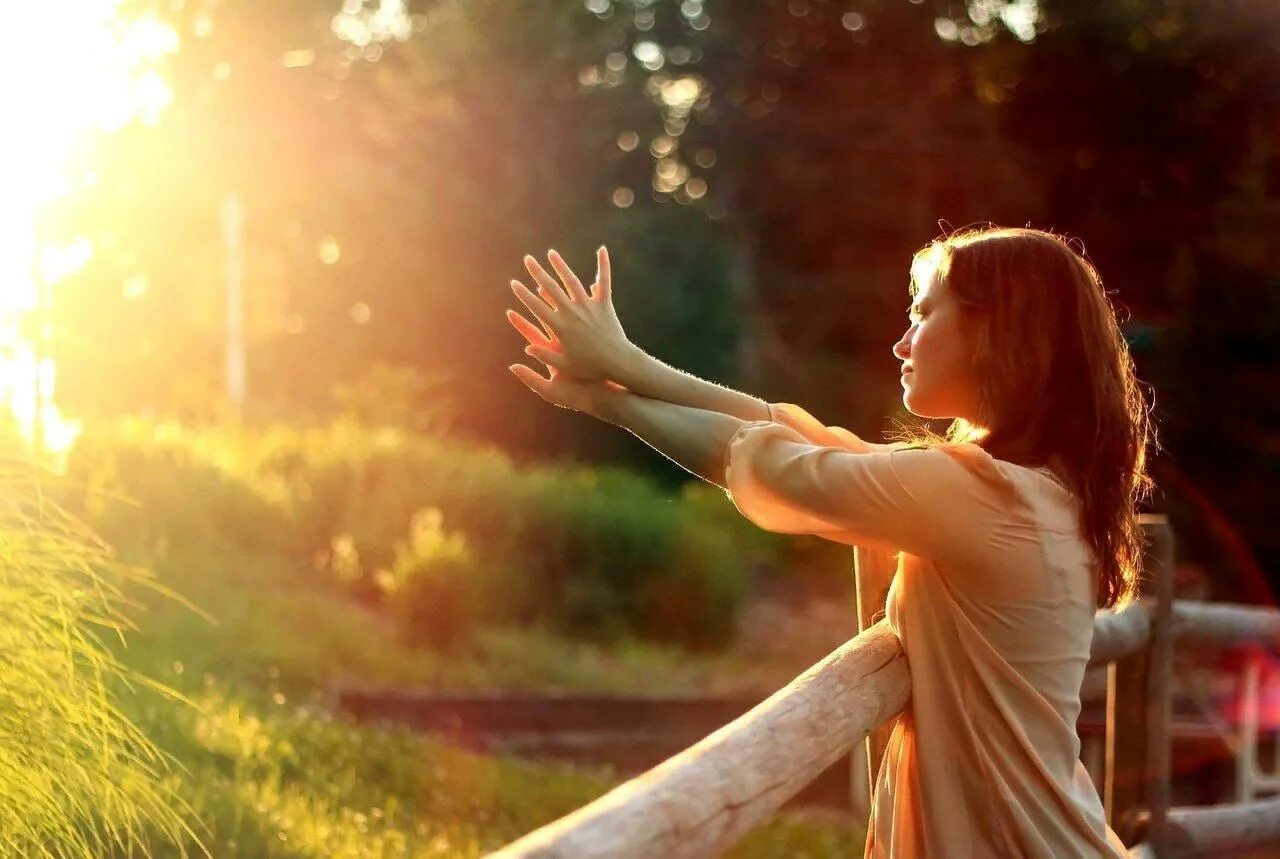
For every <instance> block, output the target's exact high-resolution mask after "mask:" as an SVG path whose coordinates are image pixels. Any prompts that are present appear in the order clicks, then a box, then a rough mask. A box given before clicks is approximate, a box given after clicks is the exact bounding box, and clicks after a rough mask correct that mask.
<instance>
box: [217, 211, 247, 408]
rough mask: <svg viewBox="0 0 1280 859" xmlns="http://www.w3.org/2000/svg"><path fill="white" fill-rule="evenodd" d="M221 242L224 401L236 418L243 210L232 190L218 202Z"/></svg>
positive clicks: (240, 379) (241, 351) (240, 386)
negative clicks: (224, 282) (224, 280)
mask: <svg viewBox="0 0 1280 859" xmlns="http://www.w3.org/2000/svg"><path fill="white" fill-rule="evenodd" d="M222 239H223V242H224V244H225V245H226V252H227V258H226V276H227V399H228V400H229V401H230V402H231V408H232V409H233V410H234V411H235V413H236V414H237V415H239V414H241V413H243V411H244V403H245V398H246V395H247V393H248V378H247V377H248V372H247V367H246V361H245V347H244V284H243V280H244V260H243V256H242V254H243V250H242V248H243V239H244V207H243V206H242V205H241V203H240V197H239V196H237V195H236V193H235V192H234V191H232V192H229V193H228V194H227V196H226V197H224V198H223V201H222Z"/></svg>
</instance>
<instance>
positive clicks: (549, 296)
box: [538, 284, 560, 310]
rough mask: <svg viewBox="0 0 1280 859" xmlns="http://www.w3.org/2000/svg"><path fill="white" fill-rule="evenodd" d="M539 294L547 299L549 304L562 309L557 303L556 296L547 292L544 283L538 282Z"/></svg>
mask: <svg viewBox="0 0 1280 859" xmlns="http://www.w3.org/2000/svg"><path fill="white" fill-rule="evenodd" d="M538 295H539V296H541V297H542V300H543V301H545V302H546V303H547V304H550V305H551V306H552V307H553V308H554V309H556V310H559V309H560V305H558V304H556V297H555V296H554V295H552V294H551V293H549V292H547V289H546V287H544V286H543V285H542V284H538Z"/></svg>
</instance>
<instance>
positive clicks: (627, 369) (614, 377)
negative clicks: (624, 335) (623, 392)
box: [609, 342, 654, 389]
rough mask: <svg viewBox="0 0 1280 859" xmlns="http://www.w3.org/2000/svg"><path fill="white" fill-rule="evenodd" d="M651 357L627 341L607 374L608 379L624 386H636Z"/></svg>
mask: <svg viewBox="0 0 1280 859" xmlns="http://www.w3.org/2000/svg"><path fill="white" fill-rule="evenodd" d="M653 360H654V359H653V357H652V356H651V355H650V354H649V353H648V352H645V351H644V350H643V349H641V348H640V347H639V346H637V345H636V344H634V343H630V342H628V343H627V345H626V346H625V347H624V348H623V350H622V352H621V353H620V355H619V357H618V358H617V360H616V361H614V366H613V368H612V371H611V372H610V374H609V379H610V381H613V382H617V383H618V384H619V385H622V386H623V387H626V388H631V389H634V388H637V387H638V386H639V382H640V380H641V379H642V378H643V376H644V372H645V367H646V364H647V363H648V362H650V361H653Z"/></svg>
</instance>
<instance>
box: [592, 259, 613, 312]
mask: <svg viewBox="0 0 1280 859" xmlns="http://www.w3.org/2000/svg"><path fill="white" fill-rule="evenodd" d="M612 277H613V275H612V272H611V270H610V267H609V249H608V248H606V247H605V246H604V245H601V246H600V248H599V249H598V250H597V251H596V287H595V291H594V292H593V293H592V294H591V297H592V298H594V299H595V300H596V301H606V302H607V301H608V300H609V298H610V296H611V295H612V290H613V287H612V284H611V282H610V281H611V280H612Z"/></svg>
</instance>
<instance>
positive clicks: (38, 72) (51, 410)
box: [0, 0, 178, 451]
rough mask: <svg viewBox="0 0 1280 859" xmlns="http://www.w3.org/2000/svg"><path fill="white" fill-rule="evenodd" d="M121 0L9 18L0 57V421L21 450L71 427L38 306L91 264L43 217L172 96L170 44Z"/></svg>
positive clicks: (15, 9)
mask: <svg viewBox="0 0 1280 859" xmlns="http://www.w3.org/2000/svg"><path fill="white" fill-rule="evenodd" d="M125 5H126V0H79V2H77V3H76V4H75V8H74V10H73V11H72V13H71V14H67V13H66V12H65V10H63V9H61V7H57V8H56V9H55V8H54V7H50V6H49V5H48V4H43V3H30V4H17V5H13V6H12V7H10V8H7V9H5V11H4V13H3V15H2V16H0V20H3V23H4V25H5V29H6V31H7V32H9V33H10V34H12V35H13V38H11V39H9V40H8V44H7V45H6V47H5V50H4V51H3V52H0V80H3V81H5V82H6V85H5V92H4V102H5V108H6V110H5V113H6V114H7V116H8V117H9V118H10V120H11V121H14V120H17V121H16V122H14V124H13V126H12V127H11V128H12V130H11V132H10V133H9V134H8V135H6V136H5V138H4V140H3V141H0V187H3V188H4V193H3V194H0V412H7V413H8V415H9V416H11V419H12V420H14V421H15V422H16V423H17V425H18V429H19V430H20V431H21V432H22V434H23V435H24V436H26V437H27V439H28V440H34V441H36V442H38V443H39V444H40V445H41V446H43V447H46V448H48V449H50V450H53V451H58V450H64V449H65V448H66V447H68V446H69V445H70V444H71V443H72V442H73V441H74V439H75V435H76V432H78V427H77V425H76V424H75V422H73V421H68V420H66V419H65V418H64V417H63V416H62V415H61V413H60V412H59V411H58V409H57V406H56V405H55V404H54V400H53V390H54V382H55V378H56V370H55V368H54V366H53V363H52V361H50V360H49V359H48V358H46V357H43V356H42V355H41V349H40V337H41V336H42V333H43V332H41V331H40V325H39V322H40V321H39V320H38V319H34V320H33V314H36V313H37V311H38V309H39V307H40V304H41V302H42V300H48V298H49V296H50V294H51V291H52V290H54V289H56V286H57V283H58V281H60V280H62V279H64V278H66V277H68V276H70V275H72V274H74V273H76V272H77V271H78V270H80V269H81V268H83V267H84V265H85V264H87V263H88V261H89V260H90V259H91V258H92V256H93V246H92V244H91V243H90V242H89V241H88V240H87V239H76V240H73V241H72V242H70V243H69V244H67V245H64V246H56V245H53V244H51V243H50V242H48V241H47V240H46V239H45V238H44V237H42V236H41V235H40V230H39V226H38V224H39V221H40V218H41V215H42V213H43V212H45V211H46V210H48V209H50V208H52V207H56V206H57V205H58V204H59V202H60V201H64V200H67V199H69V198H73V197H74V195H75V194H76V193H77V191H78V190H79V189H82V188H85V187H88V186H90V185H92V183H93V182H94V180H95V176H94V173H93V170H92V153H93V144H94V140H95V138H96V137H98V136H100V135H103V134H110V133H111V132H113V131H116V130H118V129H120V128H122V127H123V126H125V125H127V124H128V123H131V122H144V123H150V122H154V121H155V120H156V118H157V117H158V116H159V115H160V113H161V111H163V110H164V108H165V107H166V106H167V105H168V103H169V100H170V98H171V95H172V93H171V90H170V88H169V86H168V84H167V83H166V82H165V79H164V77H163V75H162V73H161V70H160V68H159V64H160V61H161V60H162V59H163V58H164V57H165V56H166V55H167V54H169V53H172V52H173V51H175V50H177V48H178V34H177V32H176V31H175V30H174V29H173V28H172V27H170V26H169V25H168V24H166V23H164V22H162V21H160V20H158V19H157V18H155V17H153V16H148V15H133V16H126V15H124V14H123V11H122V10H123V7H124V6H125Z"/></svg>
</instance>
